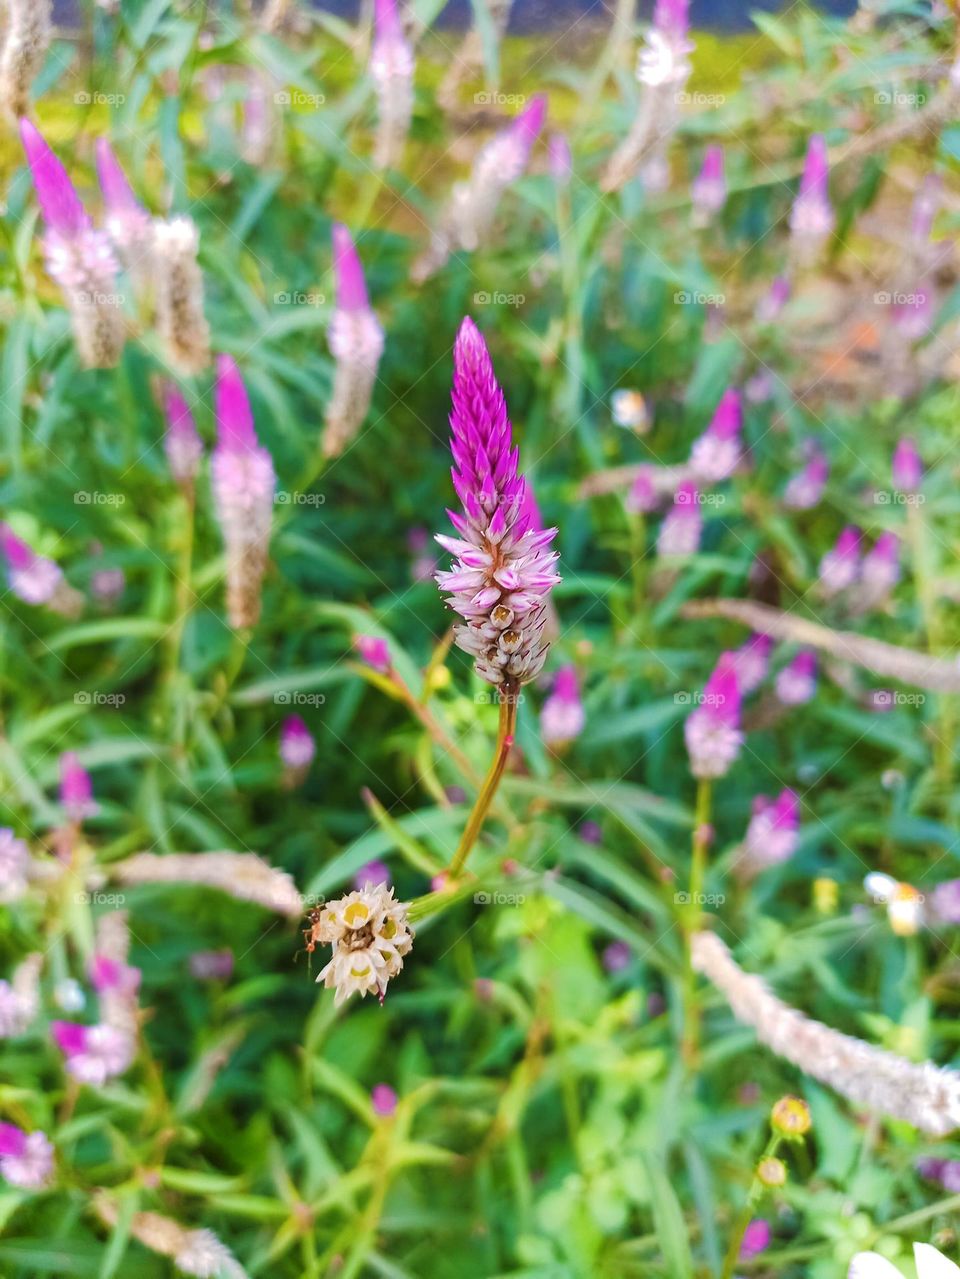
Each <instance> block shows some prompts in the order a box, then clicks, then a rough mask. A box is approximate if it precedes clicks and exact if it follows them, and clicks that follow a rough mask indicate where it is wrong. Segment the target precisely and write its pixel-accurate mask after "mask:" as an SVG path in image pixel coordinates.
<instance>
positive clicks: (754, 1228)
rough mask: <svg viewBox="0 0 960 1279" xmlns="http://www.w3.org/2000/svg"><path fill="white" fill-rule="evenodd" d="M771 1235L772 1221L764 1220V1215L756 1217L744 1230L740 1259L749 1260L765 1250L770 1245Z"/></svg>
mask: <svg viewBox="0 0 960 1279" xmlns="http://www.w3.org/2000/svg"><path fill="white" fill-rule="evenodd" d="M771 1237H772V1232H771V1230H770V1223H769V1222H766V1221H764V1220H763V1218H762V1217H755V1218H754V1219H753V1221H751V1222H750V1224H749V1225H748V1226H747V1228H746V1230H745V1231H744V1232H743V1240H742V1242H741V1244H740V1260H741V1261H749V1259H750V1258H751V1257H757V1256H759V1255H760V1253H761V1252H765V1251H766V1250H767V1248H769V1246H770V1239H771Z"/></svg>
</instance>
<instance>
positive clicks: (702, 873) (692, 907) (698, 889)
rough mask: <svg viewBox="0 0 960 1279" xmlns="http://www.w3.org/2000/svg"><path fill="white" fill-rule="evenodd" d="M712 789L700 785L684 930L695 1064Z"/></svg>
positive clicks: (687, 1012) (689, 1052)
mask: <svg viewBox="0 0 960 1279" xmlns="http://www.w3.org/2000/svg"><path fill="white" fill-rule="evenodd" d="M711 799H712V790H711V786H710V781H709V779H708V778H704V777H701V778H700V779H699V780H698V782H697V802H696V810H695V813H694V818H693V847H692V856H691V860H690V891H689V894H688V897H689V901H687V902H686V903H685V910H684V923H683V931H684V936H685V939H686V964H685V968H684V993H683V1057H684V1060H685V1061H686V1062H688V1063H691V1062H693V1061H695V1059H696V1056H697V1053H698V1051H699V1047H700V1009H699V1006H698V1004H697V996H696V982H697V975H696V973H695V972H694V970H693V958H692V949H691V942H692V939H693V935H694V933H695V932H697V930H698V929H699V927H700V914H701V912H700V902H701V899H702V898H703V885H704V881H705V879H706V873H707V848H708V845H709V825H710V807H711Z"/></svg>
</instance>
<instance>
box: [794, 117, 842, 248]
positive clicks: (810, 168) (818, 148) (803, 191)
mask: <svg viewBox="0 0 960 1279" xmlns="http://www.w3.org/2000/svg"><path fill="white" fill-rule="evenodd" d="M828 174H829V164H828V160H827V144H826V141H825V139H824V137H823V134H822V133H815V134H813V135H812V137H811V138H810V141H809V143H808V144H807V156H806V160H805V161H804V166H803V176H802V177H801V179H800V189H799V191H798V193H797V197H796V199H795V200H794V202H793V208H792V209H791V211H790V230H791V232H792V233H793V237H794V240H795V241H796V242H797V244H798V247H799V249H800V253H801V256H802V257H804V258H807V259H810V258H812V257H813V256H814V255H815V254H816V252H817V251H818V250H819V248H820V246H821V245H822V243H823V241H824V240H825V239H826V238H827V236H828V235H829V234H830V233H831V231H832V230H833V227H834V223H835V221H836V219H835V217H834V213H833V209H832V207H831V204H830V192H829V188H828V184H827V177H828Z"/></svg>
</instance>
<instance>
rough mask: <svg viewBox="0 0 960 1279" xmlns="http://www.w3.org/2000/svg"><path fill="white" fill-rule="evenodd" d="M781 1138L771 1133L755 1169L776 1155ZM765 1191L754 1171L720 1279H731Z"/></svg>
mask: <svg viewBox="0 0 960 1279" xmlns="http://www.w3.org/2000/svg"><path fill="white" fill-rule="evenodd" d="M782 1140H783V1138H782V1137H781V1136H780V1134H779V1133H773V1134H772V1135H771V1137H770V1140H769V1141H768V1142H767V1148H766V1150H765V1151H764V1152H763V1154H762V1155H761V1156H760V1158H759V1160H758V1161H757V1165H756V1167H757V1168H759V1167H760V1165H761V1164H762V1163H763V1161H764V1159H771V1158H773V1156H774V1155H776V1153H777V1151H778V1150H779V1148H780V1142H781V1141H782ZM765 1189H766V1187H765V1186H764V1184H763V1182H762V1181H761V1180H760V1178H759V1177H758V1176H757V1173H756V1170H754V1174H753V1180H752V1181H751V1183H750V1189H749V1191H748V1192H747V1202H746V1203H745V1204H744V1206H743V1211H742V1212H741V1214H740V1216H739V1217H738V1218H737V1224H736V1227H735V1229H734V1232H733V1234H732V1235H731V1236H730V1246H729V1248H728V1249H727V1255H726V1257H724V1260H723V1270H722V1271H721V1272H720V1279H732V1277H733V1272H734V1270H735V1269H736V1266H737V1262H738V1261H739V1260H740V1249H741V1248H742V1247H743V1238H744V1235H745V1234H746V1233H747V1227H748V1226H749V1225H750V1222H751V1221H752V1220H753V1214H754V1210H755V1209H756V1206H757V1203H758V1202H759V1200H760V1199H761V1198H762V1196H763V1192H764V1190H765Z"/></svg>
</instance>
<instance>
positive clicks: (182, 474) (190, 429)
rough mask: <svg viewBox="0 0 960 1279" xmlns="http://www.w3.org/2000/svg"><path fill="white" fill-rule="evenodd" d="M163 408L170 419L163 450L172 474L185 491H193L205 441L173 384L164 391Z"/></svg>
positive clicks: (168, 419) (169, 384) (184, 401)
mask: <svg viewBox="0 0 960 1279" xmlns="http://www.w3.org/2000/svg"><path fill="white" fill-rule="evenodd" d="M163 408H164V413H165V416H166V419H167V430H166V434H165V435H164V437H163V447H164V450H165V451H166V454H167V462H168V463H169V466H170V474H171V475H172V476H173V478H174V479H175V480H176V482H177V483H178V484H179V485H180V486H181V487H182V488H184V489H187V490H191V489H192V488H193V482H194V480H195V479H196V477H197V471H198V470H199V469H200V459H201V458H202V457H203V441H202V440H201V439H200V436H199V435H198V434H197V426H196V423H195V422H194V420H193V414H192V413H191V412H190V409H189V406H188V405H187V402H186V400H185V399H184V398H183V396H182V395H181V394H180V392H179V391H178V390H177V388H176V387H175V386H174V385H173V384H172V383H168V384H167V386H166V388H165V391H164V396H163Z"/></svg>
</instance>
